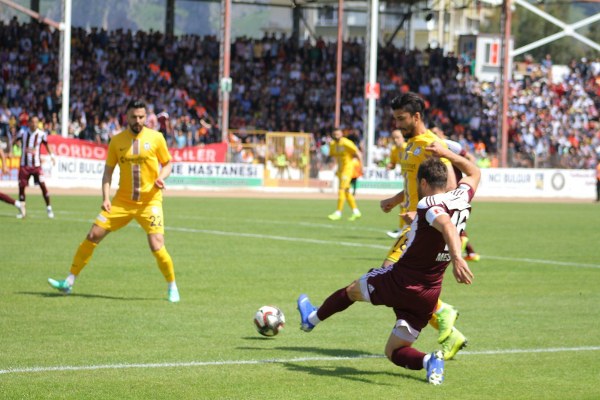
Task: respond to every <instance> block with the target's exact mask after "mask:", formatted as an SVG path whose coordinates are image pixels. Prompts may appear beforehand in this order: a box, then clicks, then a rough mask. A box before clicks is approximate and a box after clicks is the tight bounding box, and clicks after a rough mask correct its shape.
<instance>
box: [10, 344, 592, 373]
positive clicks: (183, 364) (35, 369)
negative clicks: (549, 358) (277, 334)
mask: <svg viewBox="0 0 600 400" xmlns="http://www.w3.org/2000/svg"><path fill="white" fill-rule="evenodd" d="M578 351H600V346H587V347H555V348H547V349H506V350H482V351H461V352H460V354H461V356H479V355H482V356H487V355H505V354H526V353H559V352H578ZM374 358H384V356H383V355H373V354H365V355H360V356H354V357H342V356H340V357H295V358H273V359H266V360H222V361H189V362H171V363H148V364H103V365H82V366H72V365H64V366H60V365H59V366H54V367H30V368H8V369H0V375H6V374H27V373H35V372H64V371H95V370H103V369H128V368H139V369H147V368H188V367H211V366H226V365H256V364H287V363H302V362H316V361H355V360H364V359H374Z"/></svg>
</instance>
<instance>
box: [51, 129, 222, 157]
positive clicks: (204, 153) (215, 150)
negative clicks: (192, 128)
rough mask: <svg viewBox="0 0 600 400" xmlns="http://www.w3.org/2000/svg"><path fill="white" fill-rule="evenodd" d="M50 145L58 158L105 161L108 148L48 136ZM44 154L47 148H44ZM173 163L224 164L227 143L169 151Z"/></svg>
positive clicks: (56, 136) (91, 143)
mask: <svg viewBox="0 0 600 400" xmlns="http://www.w3.org/2000/svg"><path fill="white" fill-rule="evenodd" d="M48 144H49V145H50V148H51V149H52V151H53V152H54V154H56V155H57V156H62V157H73V158H87V159H92V160H105V159H106V152H107V150H108V146H107V145H105V144H97V143H93V142H88V141H85V140H79V139H70V138H63V137H62V136H59V135H50V136H48ZM41 150H42V154H46V148H45V147H44V146H42V149H41ZM169 151H170V153H171V156H172V157H173V162H201V163H222V162H225V160H226V158H227V143H213V144H207V145H205V146H190V147H184V148H181V149H173V148H171V149H169Z"/></svg>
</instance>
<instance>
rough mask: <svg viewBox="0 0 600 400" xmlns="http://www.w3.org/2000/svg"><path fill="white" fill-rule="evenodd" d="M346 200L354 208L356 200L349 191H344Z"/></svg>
mask: <svg viewBox="0 0 600 400" xmlns="http://www.w3.org/2000/svg"><path fill="white" fill-rule="evenodd" d="M346 200H348V205H349V206H350V208H351V209H353V210H356V200H355V199H354V196H353V195H352V193H350V191H347V192H346Z"/></svg>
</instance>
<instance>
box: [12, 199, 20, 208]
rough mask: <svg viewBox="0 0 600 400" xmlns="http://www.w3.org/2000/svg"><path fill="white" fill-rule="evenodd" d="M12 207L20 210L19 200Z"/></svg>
mask: <svg viewBox="0 0 600 400" xmlns="http://www.w3.org/2000/svg"><path fill="white" fill-rule="evenodd" d="M14 206H15V207H17V208H18V209H19V210H20V209H21V202H20V201H19V200H17V201H15V204H14Z"/></svg>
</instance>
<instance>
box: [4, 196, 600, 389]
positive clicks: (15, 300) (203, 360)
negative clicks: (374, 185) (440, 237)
mask: <svg viewBox="0 0 600 400" xmlns="http://www.w3.org/2000/svg"><path fill="white" fill-rule="evenodd" d="M167 195H169V193H167ZM358 201H359V205H360V207H361V211H362V212H363V218H362V219H361V220H359V221H358V222H356V223H350V222H348V221H346V220H345V219H343V220H342V221H338V222H336V223H332V222H330V221H328V220H327V218H326V215H327V214H329V213H330V212H331V210H332V208H333V207H334V204H335V199H334V198H331V199H330V200H274V199H225V198H222V199H219V198H190V197H167V198H166V200H165V215H166V224H167V234H166V245H167V248H168V250H169V252H170V253H171V255H172V257H173V259H174V262H175V269H176V274H177V281H178V286H179V289H180V292H181V296H182V301H181V303H179V304H170V303H168V302H167V301H166V285H165V283H164V281H163V278H162V276H161V275H160V273H159V272H158V268H157V267H156V265H155V261H154V258H153V257H152V256H151V255H150V252H149V250H148V247H147V243H146V238H145V234H144V233H143V231H142V230H141V229H139V228H138V227H137V225H136V224H135V223H132V224H131V225H129V226H128V227H126V228H124V229H122V230H121V231H119V232H116V233H113V234H111V235H109V236H108V237H107V238H106V239H105V241H104V242H103V243H102V244H101V245H100V246H99V247H98V248H97V250H96V252H95V254H94V257H93V259H92V261H91V263H90V264H89V265H88V266H87V267H86V268H85V269H84V270H83V272H82V274H81V276H80V277H79V279H78V280H77V282H76V285H75V288H74V292H73V294H72V295H70V296H68V297H65V296H62V295H60V294H58V293H55V292H53V291H52V289H51V288H50V287H49V286H48V285H47V283H46V279H47V278H48V277H53V278H58V279H63V277H64V276H65V275H66V273H67V271H68V267H69V265H70V262H71V258H72V256H73V254H74V252H75V249H76V247H77V245H78V244H79V243H80V241H81V240H82V239H83V238H84V236H85V233H86V232H87V230H88V229H89V227H90V225H91V221H92V219H93V218H94V217H95V215H96V213H97V211H98V209H99V205H100V198H99V196H97V197H68V196H54V197H53V204H54V209H55V212H56V219H54V220H49V219H47V218H46V216H45V212H44V207H43V201H42V199H41V197H39V196H35V195H33V194H32V195H30V196H29V197H28V203H27V204H28V217H27V219H26V220H23V221H21V220H17V219H15V218H14V212H13V209H12V208H9V207H8V206H4V207H2V208H0V224H1V227H2V229H0V243H1V246H2V247H1V248H2V261H1V262H0V272H1V273H2V274H1V277H2V281H1V282H2V283H1V286H0V287H1V288H2V290H1V294H2V300H1V304H2V306H1V307H0V329H1V332H2V335H0V348H2V352H0V382H1V384H0V397H1V398H6V399H29V398H31V399H34V398H35V399H45V398H48V399H50V398H51V399H57V398H58V399H62V398H65V399H66V398H69V399H75V398H76V399H99V398H118V399H149V398H153V399H159V398H160V399H348V398H351V397H355V396H356V394H357V393H360V397H361V398H363V399H381V398H402V399H422V398H431V397H434V398H438V397H439V398H442V397H443V398H452V399H454V398H461V399H481V398H497V399H506V398H521V399H523V398H526V399H546V398H577V399H586V398H587V399H594V398H599V397H600V388H599V387H598V385H597V371H598V370H599V368H600V361H598V355H599V352H600V331H598V329H596V328H594V326H596V322H595V315H596V313H595V311H594V310H596V308H597V305H598V304H599V303H600V276H599V274H600V264H599V263H598V257H597V254H596V253H595V251H594V246H595V245H596V244H597V243H600V233H599V231H598V226H600V213H599V212H598V211H599V210H598V207H599V206H598V205H597V204H591V203H590V204H583V203H578V204H550V203H543V204H535V203H487V202H476V203H475V205H474V211H473V215H472V218H471V220H470V225H469V228H468V232H469V235H470V237H471V242H472V244H473V245H474V246H475V249H476V250H477V251H478V252H480V253H481V255H482V260H481V261H480V262H479V263H471V264H470V265H471V267H472V269H473V271H474V273H475V282H474V284H473V285H472V286H470V287H465V286H460V285H458V284H456V282H454V281H453V279H452V277H451V274H450V273H449V274H448V277H447V278H448V279H447V281H446V282H445V284H444V292H443V296H442V298H443V299H444V300H446V301H447V302H449V303H451V304H454V305H456V306H457V307H458V308H459V309H460V311H461V317H460V318H459V320H458V322H457V327H458V328H459V329H461V330H462V331H463V332H464V333H465V334H466V335H467V336H468V338H469V347H468V348H467V349H466V351H463V352H462V353H459V355H458V357H457V359H456V360H454V361H450V362H448V363H447V364H446V370H447V376H446V382H445V383H444V385H442V386H441V387H432V386H429V385H427V384H426V383H425V382H424V371H409V370H405V369H402V368H399V367H396V366H394V365H393V364H391V363H390V362H389V361H387V360H386V359H385V358H383V357H382V352H383V347H384V344H385V341H386V339H387V336H388V335H389V331H390V329H391V327H392V326H393V323H394V317H393V314H392V313H391V311H390V310H388V309H385V308H382V307H372V306H370V305H368V304H356V305H354V306H352V307H350V308H349V309H348V310H347V311H345V312H344V313H343V314H340V315H336V316H334V317H332V318H331V319H330V320H328V321H326V322H325V323H323V324H322V325H320V326H318V327H317V328H316V329H315V330H314V331H313V332H312V333H310V334H307V333H304V332H301V331H300V330H299V329H298V324H299V321H298V316H297V312H296V310H295V300H296V297H297V296H298V294H300V293H308V294H309V296H310V297H311V299H312V300H313V301H314V302H315V303H317V304H318V303H320V302H321V301H323V300H324V299H325V297H326V296H328V295H329V294H330V293H331V292H332V291H334V290H337V289H338V288H341V287H343V286H345V285H347V284H348V283H350V282H351V281H352V280H353V279H356V278H358V277H359V276H360V275H361V274H363V273H364V272H366V271H367V270H368V269H369V268H371V267H375V266H378V265H379V264H380V263H381V261H382V259H383V258H384V256H385V254H386V252H387V248H388V246H389V245H391V240H390V239H389V238H388V237H387V236H386V235H385V231H386V230H389V229H391V228H393V227H394V225H395V224H396V223H397V221H398V219H397V215H395V213H392V214H383V213H381V212H380V211H379V207H378V202H377V201H374V200H361V196H360V193H359V197H358ZM347 216H349V212H347V213H346V215H345V217H347ZM265 304H275V305H277V306H279V307H280V308H281V309H282V310H283V312H284V313H285V315H286V317H287V321H288V324H287V327H286V329H285V331H284V332H283V333H281V334H280V335H278V336H277V337H275V338H271V339H269V338H263V337H261V336H260V335H258V333H256V331H255V330H254V327H253V325H252V316H253V314H254V312H255V310H256V309H257V308H258V307H260V306H262V305H265ZM435 336H436V335H435V332H434V331H433V330H432V329H431V328H426V329H424V330H423V332H422V334H421V337H420V338H419V340H418V341H417V343H416V345H415V347H417V348H418V349H421V350H423V351H431V350H433V349H434V348H435V347H436V340H435V339H436V337H435ZM586 349H587V350H586ZM68 367H73V368H74V369H72V370H69V369H68ZM36 368H39V370H35V369H36ZM53 368H54V369H53ZM15 370H16V371H15Z"/></svg>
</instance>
